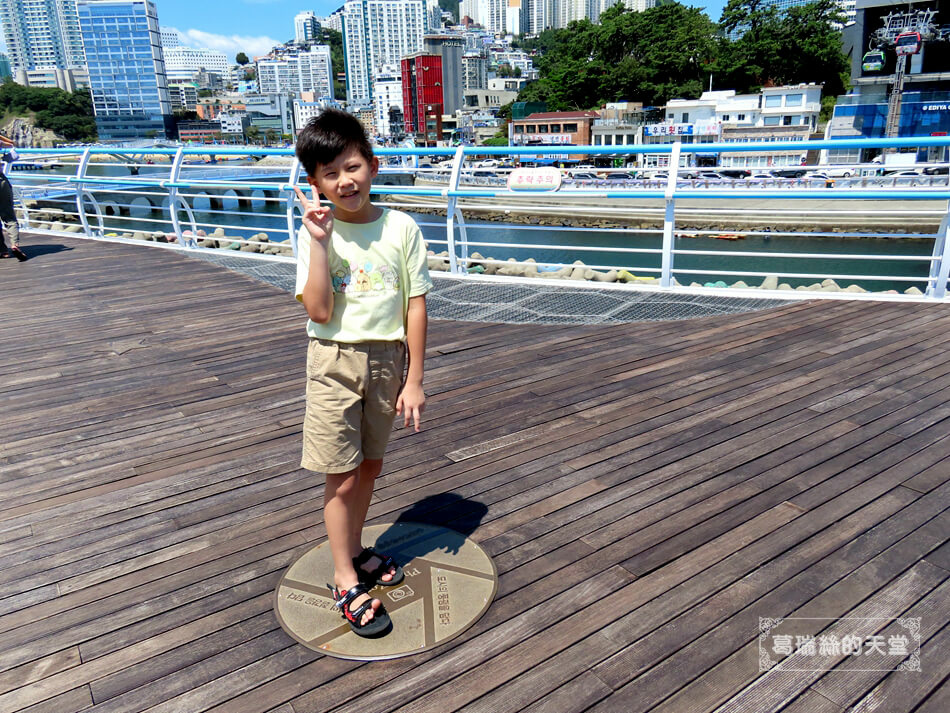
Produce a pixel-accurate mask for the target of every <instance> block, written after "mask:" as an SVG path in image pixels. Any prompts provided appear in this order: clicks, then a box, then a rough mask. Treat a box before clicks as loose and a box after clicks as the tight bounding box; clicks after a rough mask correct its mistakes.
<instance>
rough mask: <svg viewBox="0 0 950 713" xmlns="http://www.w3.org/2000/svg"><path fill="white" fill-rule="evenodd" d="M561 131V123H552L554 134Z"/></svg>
mask: <svg viewBox="0 0 950 713" xmlns="http://www.w3.org/2000/svg"><path fill="white" fill-rule="evenodd" d="M560 131H561V125H560V124H551V133H552V134H557V133H560Z"/></svg>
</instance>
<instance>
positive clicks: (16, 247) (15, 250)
mask: <svg viewBox="0 0 950 713" xmlns="http://www.w3.org/2000/svg"><path fill="white" fill-rule="evenodd" d="M15 146H16V144H14V143H13V141H12V140H11V139H8V138H7V137H6V136H4V135H3V134H0V147H3V148H8V149H9V151H7V152H6V153H5V154H4V155H3V160H2V161H0V222H2V223H3V233H2V234H0V257H7V242H9V243H10V254H11V255H13V257H15V258H16V259H17V260H20V261H21V262H22V261H23V260H26V255H25V254H24V253H23V251H22V250H20V224H19V223H17V220H16V210H15V209H14V208H13V186H12V185H11V184H10V179H9V178H7V171H6V169H7V167H8V166H9V165H10V164H11V163H12V162H14V161H16V160H17V159H18V158H19V156H17V152H16V149H15V148H14V147H15Z"/></svg>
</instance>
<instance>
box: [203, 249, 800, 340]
mask: <svg viewBox="0 0 950 713" xmlns="http://www.w3.org/2000/svg"><path fill="white" fill-rule="evenodd" d="M194 255H195V257H199V258H201V259H202V260H207V261H209V262H213V263H215V264H216V265H220V266H221V267H225V268H227V269H229V270H234V271H236V272H240V273H242V274H245V275H248V276H249V277H252V278H254V279H256V280H260V281H262V282H266V283H268V284H271V285H274V286H275V287H279V288H280V289H282V290H286V291H287V292H293V290H294V282H295V271H296V268H295V266H294V265H293V264H292V263H286V262H268V261H263V260H248V259H246V258H239V257H230V256H227V255H220V254H208V253H205V254H202V253H195V254H194ZM432 278H433V282H434V284H435V287H434V288H433V290H432V292H430V293H429V295H428V297H427V299H426V303H427V307H428V312H429V317H431V318H432V319H450V320H458V321H466V322H505V323H509V324H620V323H625V322H656V321H669V320H681V319H697V318H700V317H710V316H713V315H721V314H737V313H740V312H751V311H755V310H761V309H769V308H772V307H778V306H780V305H784V304H786V303H787V302H786V301H785V300H780V299H763V298H754V297H724V296H716V295H684V294H665V293H656V292H639V291H634V290H629V291H627V290H617V289H597V288H590V287H584V288H577V287H571V286H570V285H565V286H564V287H561V286H554V285H541V284H535V285H519V284H512V283H507V282H497V283H488V282H484V281H477V282H476V281H474V280H473V281H459V280H457V279H447V278H444V277H441V276H440V275H439V274H438V273H433V274H432Z"/></svg>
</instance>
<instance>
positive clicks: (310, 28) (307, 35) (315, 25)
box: [294, 10, 320, 44]
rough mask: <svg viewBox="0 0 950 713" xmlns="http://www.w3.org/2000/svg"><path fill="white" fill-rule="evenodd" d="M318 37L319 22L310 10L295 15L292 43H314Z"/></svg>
mask: <svg viewBox="0 0 950 713" xmlns="http://www.w3.org/2000/svg"><path fill="white" fill-rule="evenodd" d="M319 35H320V21H319V20H317V16H316V15H314V14H313V13H312V12H311V11H310V10H304V11H303V12H300V13H297V15H296V16H295V17H294V42H296V43H297V44H305V43H308V42H315V41H316V39H317V37H319Z"/></svg>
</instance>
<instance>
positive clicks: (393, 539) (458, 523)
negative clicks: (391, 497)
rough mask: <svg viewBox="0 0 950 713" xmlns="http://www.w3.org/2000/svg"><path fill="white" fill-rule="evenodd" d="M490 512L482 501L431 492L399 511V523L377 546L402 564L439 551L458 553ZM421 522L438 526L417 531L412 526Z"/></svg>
mask: <svg viewBox="0 0 950 713" xmlns="http://www.w3.org/2000/svg"><path fill="white" fill-rule="evenodd" d="M487 512H488V507H487V506H486V505H484V504H483V503H480V502H477V501H475V500H467V499H465V498H463V497H462V496H461V495H457V494H455V493H439V494H437V495H430V496H429V497H427V498H423V499H422V500H420V501H419V502H417V503H415V504H414V505H412V507H410V508H409V509H408V510H405V511H404V512H402V513H400V514H399V517H398V518H397V519H396V522H394V523H392V525H390V526H389V527H388V528H387V529H386V530H385V531H383V532H382V533H381V534H380V536H379V538H378V540H377V542H378V546H379V549H380V551H381V552H386V553H387V554H391V555H392V557H393V559H395V560H396V561H397V562H399V563H400V564H407V563H409V562H411V561H412V560H413V559H415V558H416V557H425V556H426V555H428V554H430V553H432V552H435V551H437V550H438V551H442V552H445V553H446V554H452V555H457V554H458V553H459V550H460V549H461V548H462V546H463V545H464V544H465V541H466V539H467V538H468V536H469V535H471V534H472V533H473V532H475V530H477V529H478V526H479V525H480V524H481V521H482V518H483V517H485V514H486V513H487ZM418 524H422V525H430V526H435V528H438V529H433V528H431V527H426V528H418V530H417V531H416V532H415V533H414V532H413V528H412V525H418ZM387 543H392V544H387Z"/></svg>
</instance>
